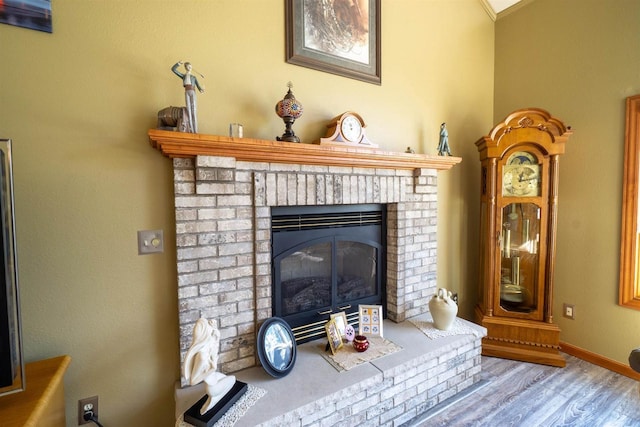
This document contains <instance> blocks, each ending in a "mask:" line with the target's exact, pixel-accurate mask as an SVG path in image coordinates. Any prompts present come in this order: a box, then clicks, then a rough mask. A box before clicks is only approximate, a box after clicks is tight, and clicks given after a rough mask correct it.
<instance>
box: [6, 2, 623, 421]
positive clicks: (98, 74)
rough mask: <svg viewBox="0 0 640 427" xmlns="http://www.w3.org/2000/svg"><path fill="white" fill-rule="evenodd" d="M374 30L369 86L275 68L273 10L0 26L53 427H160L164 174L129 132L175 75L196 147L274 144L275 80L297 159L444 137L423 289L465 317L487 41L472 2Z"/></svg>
mask: <svg viewBox="0 0 640 427" xmlns="http://www.w3.org/2000/svg"><path fill="white" fill-rule="evenodd" d="M382 14H383V15H382V80H383V84H382V86H376V85H372V84H367V83H363V82H359V81H355V80H350V79H346V78H343V77H338V76H333V75H331V74H327V73H322V72H318V71H314V70H310V69H306V68H303V67H299V66H294V65H289V64H286V63H285V61H284V2H283V1H282V0H215V1H196V0H182V1H175V0H137V1H130V0H111V1H98V0H56V1H54V2H53V23H54V32H53V34H47V33H41V32H36V31H31V30H27V29H23V28H18V27H12V26H8V25H0V46H1V52H2V63H3V66H2V67H0V137H10V138H12V139H13V141H14V176H15V193H16V215H17V239H18V255H19V273H20V284H21V296H22V318H23V335H24V350H25V354H26V358H27V361H33V360H37V359H41V358H46V357H52V356H55V355H59V354H69V355H71V356H72V358H73V360H72V363H71V365H70V369H69V371H68V374H67V376H66V381H65V383H66V399H67V425H68V426H75V425H76V410H77V409H76V407H77V401H78V399H80V398H84V397H88V396H92V395H96V394H97V395H98V396H99V398H100V413H101V416H100V420H101V421H102V422H103V423H104V424H105V425H109V426H120V427H123V426H125V427H126V426H139V425H154V426H170V425H172V419H173V418H172V417H173V410H174V404H173V387H174V382H175V381H176V380H177V378H178V369H179V356H178V328H177V318H178V313H177V311H178V310H177V296H176V293H177V292H176V272H175V249H174V245H175V241H174V239H175V236H174V229H173V225H172V224H173V196H172V172H171V162H170V160H169V159H167V158H165V157H163V156H162V155H160V153H159V152H157V151H155V150H153V149H152V148H151V147H150V146H149V143H148V140H147V137H146V132H147V130H148V129H149V128H151V127H154V126H155V115H156V112H157V111H158V110H159V109H160V108H163V107H165V106H168V105H183V89H182V87H181V83H180V81H179V80H178V78H177V77H176V76H175V75H173V74H172V73H171V71H170V67H171V65H172V64H173V63H174V62H176V61H178V60H189V61H191V62H192V63H193V64H194V67H195V68H197V70H199V71H200V72H201V73H203V74H204V75H205V76H206V79H205V80H204V83H205V85H206V89H207V90H206V92H205V93H204V94H202V95H199V97H198V100H199V105H198V108H199V121H200V131H201V132H202V133H210V134H226V132H227V126H228V123H229V122H232V121H239V122H242V123H243V124H244V125H245V135H246V136H249V137H256V138H264V139H273V138H274V137H275V136H276V135H280V134H282V132H283V129H284V125H283V124H282V122H281V121H280V120H279V119H278V118H277V117H276V116H275V114H274V112H273V108H274V105H275V103H276V102H277V101H278V100H279V99H281V98H282V96H283V95H284V94H285V92H286V90H287V88H286V83H287V81H289V80H291V81H293V83H294V85H295V86H294V93H295V94H296V96H297V98H298V99H299V100H300V101H301V102H302V103H303V104H304V107H305V114H304V115H303V117H302V118H301V119H300V120H299V121H298V122H297V123H296V124H295V126H294V129H295V131H296V133H297V134H298V135H299V136H300V137H301V138H302V139H303V141H311V140H314V139H316V138H318V137H320V136H322V133H323V129H324V125H325V123H326V122H327V120H328V119H329V118H331V117H333V116H335V115H337V114H339V113H342V112H343V111H346V110H348V109H353V110H355V111H357V112H359V113H360V114H362V116H363V117H364V118H365V120H366V121H367V122H368V124H369V127H368V135H369V137H370V139H372V140H373V141H374V142H376V143H378V144H380V145H381V146H382V147H383V148H385V149H392V150H398V151H403V150H404V149H405V148H406V147H407V146H411V147H413V148H414V149H416V151H417V152H426V153H430V154H435V151H436V146H437V139H438V131H439V125H440V123H441V122H443V121H446V122H447V123H448V128H449V134H450V145H451V150H452V151H453V154H454V155H457V156H461V157H463V158H464V160H463V162H462V164H460V165H458V166H456V167H455V168H454V169H453V170H451V171H448V172H442V173H441V174H440V181H439V194H440V197H441V203H440V205H439V209H440V214H439V221H440V225H439V228H438V232H439V238H440V242H441V243H440V246H439V254H438V256H439V262H438V268H439V284H440V285H441V286H446V287H449V288H451V289H452V290H455V291H459V292H461V298H462V303H463V308H462V310H461V311H462V312H463V313H464V312H466V313H467V315H469V314H470V312H471V310H472V307H473V304H474V302H475V290H474V289H475V284H474V281H475V275H476V272H477V266H476V259H477V247H476V246H477V211H478V209H477V206H478V196H477V184H476V181H477V177H478V174H479V166H478V161H477V153H476V149H475V146H474V144H473V143H474V141H476V140H477V139H478V138H479V137H480V136H481V135H484V134H485V133H486V132H487V131H488V130H489V129H490V128H491V126H492V125H493V116H492V105H493V74H494V70H493V63H494V58H493V49H494V47H493V46H494V38H493V37H494V23H493V21H491V19H490V18H489V17H488V15H487V14H486V13H485V11H484V9H483V7H482V5H481V3H480V2H479V1H478V0H455V1H451V0H429V1H424V0H393V1H392V0H383V1H382ZM577 145H578V144H577V143H576V146H577ZM565 206H566V205H565ZM616 214H617V213H616ZM156 228H161V229H164V230H165V238H166V242H165V243H166V247H167V250H166V251H165V253H164V254H161V255H149V256H138V254H137V247H136V231H137V230H141V229H156ZM581 309H582V304H580V305H578V310H581ZM578 313H579V315H580V313H581V312H580V311H578ZM27 383H28V379H27ZM140 420H144V421H140Z"/></svg>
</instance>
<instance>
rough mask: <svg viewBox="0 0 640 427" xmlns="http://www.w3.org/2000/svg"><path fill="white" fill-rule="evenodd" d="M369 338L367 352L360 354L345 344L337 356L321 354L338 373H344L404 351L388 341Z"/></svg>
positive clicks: (374, 337)
mask: <svg viewBox="0 0 640 427" xmlns="http://www.w3.org/2000/svg"><path fill="white" fill-rule="evenodd" d="M367 338H368V339H369V348H368V349H367V351H364V352H362V353H359V352H357V351H356V349H354V348H353V346H352V345H351V344H345V345H343V346H342V347H341V348H340V349H339V350H338V351H337V352H336V354H331V353H330V352H323V353H321V354H322V357H324V359H325V360H326V361H327V362H329V363H330V364H331V366H333V367H334V368H336V370H337V371H338V372H343V371H348V370H349V369H351V368H354V367H356V366H358V365H361V364H363V363H367V362H371V361H372V360H375V359H378V358H379V357H382V356H386V355H387V354H391V353H395V352H396V351H400V350H402V347H400V346H399V345H397V344H394V343H393V342H391V341H389V340H388V339H385V338H382V337H377V336H371V337H367ZM323 349H324V347H323Z"/></svg>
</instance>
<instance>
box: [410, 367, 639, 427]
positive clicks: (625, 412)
mask: <svg viewBox="0 0 640 427" xmlns="http://www.w3.org/2000/svg"><path fill="white" fill-rule="evenodd" d="M564 356H565V358H566V359H567V366H566V368H554V367H550V366H543V365H537V364H532V363H524V362H516V361H512V360H506V359H499V358H494V357H483V358H482V375H483V379H484V380H486V385H483V386H481V387H479V388H478V389H477V390H475V391H474V392H472V393H471V394H469V395H468V396H466V397H464V398H463V399H462V400H460V401H457V402H455V403H453V404H452V405H450V406H448V407H445V409H443V410H442V411H440V412H436V411H435V410H434V412H436V413H435V414H434V415H431V416H430V417H429V418H427V419H423V420H421V421H419V422H417V423H413V424H412V425H413V426H415V427H432V426H447V427H449V426H452V427H458V426H460V427H464V426H474V427H475V426H487V427H489V426H491V427H503V426H514V427H539V426H548V427H551V426H553V427H557V426H566V427H569V426H571V427H577V426H585V427H586V426H588V427H599V426H607V427H609V426H629V427H630V426H635V427H637V426H640V382H638V381H635V380H633V379H631V378H628V377H625V376H623V375H619V374H616V373H615V372H611V371H609V370H607V369H604V368H601V367H599V366H596V365H593V364H591V363H589V362H585V361H584V360H581V359H578V358H576V357H573V356H569V355H566V354H565V355H564ZM435 409H437V408H435Z"/></svg>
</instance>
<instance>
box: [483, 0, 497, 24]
mask: <svg viewBox="0 0 640 427" xmlns="http://www.w3.org/2000/svg"><path fill="white" fill-rule="evenodd" d="M479 1H480V4H481V5H482V7H483V8H484V10H485V12H487V15H489V18H491V20H492V21H495V20H496V19H497V17H498V16H497V15H496V12H495V11H494V10H493V7H491V5H490V4H489V2H488V1H487V0H479Z"/></svg>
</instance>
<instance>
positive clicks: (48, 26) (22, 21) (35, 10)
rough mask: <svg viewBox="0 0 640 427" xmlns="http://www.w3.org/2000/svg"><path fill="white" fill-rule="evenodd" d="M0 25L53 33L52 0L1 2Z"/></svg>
mask: <svg viewBox="0 0 640 427" xmlns="http://www.w3.org/2000/svg"><path fill="white" fill-rule="evenodd" d="M0 23H2V24H8V25H15V26H17V27H24V28H29V29H31V30H37V31H44V32H47V33H51V32H52V31H53V30H52V23H51V0H31V1H24V0H4V1H0Z"/></svg>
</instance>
